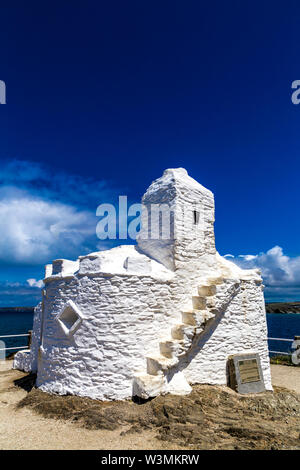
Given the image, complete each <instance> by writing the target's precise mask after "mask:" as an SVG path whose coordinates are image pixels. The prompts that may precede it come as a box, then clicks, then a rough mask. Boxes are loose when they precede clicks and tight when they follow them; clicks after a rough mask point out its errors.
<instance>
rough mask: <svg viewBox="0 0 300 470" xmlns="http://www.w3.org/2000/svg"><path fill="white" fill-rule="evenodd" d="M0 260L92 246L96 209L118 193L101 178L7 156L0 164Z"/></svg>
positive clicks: (66, 253)
mask: <svg viewBox="0 0 300 470" xmlns="http://www.w3.org/2000/svg"><path fill="white" fill-rule="evenodd" d="M0 185H1V187H0V233H1V237H0V264H6V265H9V264H10V265H22V264H37V265H38V264H45V263H47V262H51V261H52V259H54V258H57V257H65V258H76V257H77V256H78V255H79V254H84V253H87V252H89V251H94V250H95V249H97V248H96V247H97V243H98V239H97V237H96V232H95V229H96V224H97V222H98V219H97V218H96V216H95V211H96V208H97V206H98V204H100V203H102V202H108V201H109V202H110V201H112V200H113V199H114V198H115V197H116V194H117V191H116V190H113V189H112V187H111V185H109V184H108V183H107V182H105V181H100V182H99V181H96V180H92V179H88V178H87V179H84V178H82V177H80V176H77V175H69V174H65V173H54V172H53V171H51V170H50V169H47V168H45V167H43V166H41V165H39V164H37V163H32V162H24V161H18V160H15V161H11V162H7V163H6V164H4V165H2V168H1V170H0Z"/></svg>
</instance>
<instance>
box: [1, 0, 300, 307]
mask: <svg viewBox="0 0 300 470" xmlns="http://www.w3.org/2000/svg"><path fill="white" fill-rule="evenodd" d="M299 25H300V4H299V2H297V1H289V2H283V1H277V2H273V1H251V2H250V1H245V2H240V1H232V0H229V1H226V2H225V1H215V2H212V1H209V2H201V1H191V2H189V1H188V2H183V1H174V0H173V1H161V2H155V1H151V2H141V1H128V2H121V1H113V2H102V1H90V0H87V1H85V2H77V1H72V2H71V1H60V2H58V1H51V2H50V1H47V0H46V1H44V2H36V1H29V2H23V1H22V2H20V1H19V2H18V1H15V2H10V3H7V2H6V3H4V4H3V5H1V29H0V45H1V67H0V79H1V80H4V81H5V82H6V86H7V105H5V106H0V161H1V164H2V173H3V174H2V180H1V184H3V186H5V187H6V188H7V187H10V188H15V189H16V188H19V183H18V181H17V178H16V180H15V181H13V183H12V181H11V179H9V178H8V180H7V165H8V166H9V162H11V161H15V160H17V161H19V162H22V161H23V162H27V163H26V165H27V166H28V168H30V169H32V168H36V167H35V165H37V167H39V168H44V171H45V172H48V173H47V174H48V176H47V177H45V178H44V179H42V182H41V181H40V180H39V178H37V180H34V182H33V183H32V184H31V185H29V186H30V187H29V188H28V187H26V181H25V183H24V181H21V182H20V186H21V187H22V188H23V189H26V191H27V193H26V194H27V195H28V194H29V193H30V192H31V193H32V191H33V189H34V197H35V198H36V197H37V194H38V191H39V189H40V190H41V198H42V199H43V200H44V201H50V200H51V201H52V202H53V200H54V199H55V201H61V200H64V202H65V201H66V199H67V194H66V193H65V194H63V189H62V188H63V185H62V183H61V179H63V178H66V180H67V179H68V175H70V178H75V177H76V175H78V176H79V177H80V178H81V181H82V184H85V183H87V185H89V184H91V185H93V184H94V185H95V188H97V186H96V185H97V181H102V182H103V183H102V184H104V185H105V187H106V192H105V197H106V199H107V197H108V194H109V188H111V187H112V188H113V192H114V193H115V194H117V193H119V194H128V196H129V197H130V198H131V199H132V200H135V201H137V202H138V201H139V199H140V196H141V195H142V193H143V192H144V190H145V189H146V187H147V186H148V185H149V184H150V183H151V181H152V180H153V179H155V178H157V177H159V176H160V175H161V174H162V172H163V170H164V169H165V168H168V167H177V166H183V167H185V168H186V169H187V170H188V172H189V174H190V175H191V176H193V177H194V178H195V179H197V180H198V181H199V182H201V183H202V184H203V185H204V186H206V187H208V188H210V189H211V190H212V191H213V192H214V193H215V198H216V244H217V248H218V250H219V251H220V253H221V254H226V253H230V254H233V255H235V256H238V255H241V254H242V255H245V254H253V255H256V254H258V253H261V252H264V253H266V252H267V251H268V250H270V249H271V248H272V247H274V246H277V245H279V246H280V247H282V249H283V252H284V253H285V255H288V256H289V257H291V258H292V260H290V259H289V260H288V261H287V262H288V263H289V262H291V263H292V262H293V260H294V262H297V258H296V259H294V258H295V257H297V256H299V255H300V247H299V228H300V219H299V217H298V212H299V210H298V208H299V203H300V196H299V170H300V161H299V149H300V140H299V125H300V105H299V106H295V105H293V104H292V102H291V92H292V91H291V83H292V81H293V80H296V79H300V70H299V69H300V67H299V49H300V47H299V44H300V28H299ZM56 174H59V175H61V177H60V189H59V190H58V191H56V189H55V190H54V189H53V188H52V192H51V194H50V193H49V194H46V193H45V188H46V187H47V184H48V183H47V181H48V182H49V179H50V178H51V177H53V178H55V176H53V175H56ZM51 175H52V176H51ZM0 176H1V175H0ZM47 178H48V179H47ZM20 179H21V180H22V175H21V177H20ZM23 179H24V178H23ZM33 187H34V188H33ZM12 191H14V189H12V190H10V192H9V198H8V199H9V201H12V199H13V197H14V196H12ZM66 191H67V189H66ZM31 193H30V194H31ZM3 194H5V197H4V196H3V198H4V199H5V200H6V199H7V190H5V192H4V193H3ZM72 194H73V193H72ZM87 194H88V192H85V193H84V194H83V195H82V197H81V199H80V201H79V200H78V199H77V200H76V197H75V195H74V194H73V196H74V197H73V200H71V199H72V198H71V196H70V198H71V199H70V200H69V201H67V202H68V203H69V204H71V205H72V207H74V208H79V207H80V208H81V209H82V208H85V209H86V210H88V211H91V212H95V210H96V207H97V204H99V203H101V202H103V201H102V200H101V197H102V198H103V197H104V196H103V195H102V196H101V194H100V192H99V201H97V197H94V198H89V196H88V195H87ZM22 197H23V198H24V197H25V196H24V194H23V196H22V195H18V198H19V199H18V201H19V200H22ZM26 197H27V196H26ZM26 197H25V198H26ZM105 202H109V201H107V200H106V201H105ZM12 210H13V209H12ZM10 214H11V213H10ZM15 222H16V221H14V223H15ZM10 223H11V222H10V220H8V221H7V224H10ZM28 223H35V224H37V225H38V221H37V220H35V221H34V222H32V220H30V221H29V222H28ZM1 227H2V228H1V230H2V233H4V232H5V233H6V232H8V231H9V232H10V238H9V237H7V241H6V242H5V243H7V245H5V243H2V244H1V250H2V251H6V246H8V245H9V243H10V242H11V240H12V239H13V237H14V227H12V226H11V225H10V226H9V227H8V229H9V230H7V229H6V227H5V221H4V222H3V221H2V225H1ZM37 233H38V231H37ZM94 241H95V249H96V243H97V240H96V238H95V240H94ZM90 243H92V242H90ZM83 245H84V241H83V242H82V246H83ZM76 246H77V247H78V250H79V248H80V247H81V245H80V243H79V242H78V244H77V245H76ZM89 246H90V245H89ZM59 248H60V246H59V245H58V251H59ZM61 251H62V252H61V254H60V256H61V257H64V256H66V253H65V252H64V246H63V245H61ZM50 253H51V254H52V253H53V256H54V254H55V255H56V252H55V250H54V251H53V250H52V251H51V250H50ZM78 254H80V252H78ZM0 255H1V253H0ZM276 256H277V255H276ZM25 258H26V257H25ZM45 259H46V258H45ZM272 259H273V258H272ZM279 261H280V260H279ZM285 261H286V260H283V262H285ZM298 261H299V260H298ZM45 262H46V261H45ZM49 262H51V259H49ZM29 264H30V263H29V262H28V259H24V260H23V259H22V256H21V255H20V256H19V257H18V258H17V260H11V261H10V258H9V257H8V259H6V258H5V256H2V265H1V266H0V269H1V274H0V281H1V282H2V283H5V282H7V281H9V283H13V282H21V283H22V282H25V281H26V279H27V278H28V277H34V278H36V279H40V278H41V277H42V270H41V266H42V264H44V258H43V259H42V260H37V261H36V262H35V261H34V260H33V264H34V265H35V266H33V267H29V266H28V265H29ZM298 264H300V263H298ZM298 264H297V266H296V268H295V267H294V265H293V266H292V268H288V269H296V274H297V273H298V271H299V272H300V268H298ZM276 266H277V265H276ZM276 269H281V268H278V266H277V267H276ZM294 274H295V273H294ZM294 274H293V273H292V274H291V275H292V281H291V280H290V281H289V284H288V286H287V287H289V288H290V289H291V288H292V287H293V289H294V290H293V295H292V297H293V298H298V300H300V295H299V296H298V290H297V289H298V287H299V286H300V275H299V277H297V275H298V274H297V275H296V274H295V275H294ZM281 284H284V283H283V282H281ZM3 285H4V284H3ZM22 288H24V289H25V287H24V286H22ZM7 289H10V286H7V285H6V284H5V285H4V287H3V288H2V294H3V295H2V300H1V299H0V304H1V303H2V305H4V304H5V302H6V303H13V302H15V304H18V303H20V302H21V301H22V302H23V303H24V302H25V303H31V299H32V298H33V297H30V296H29V295H33V293H32V292H31V293H30V294H28V297H27V298H26V299H27V300H26V299H25V297H19V298H15V300H12V297H11V294H8V293H7V292H8V291H7ZM282 292H283V291H282V290H280V296H281V297H280V298H287V295H284V294H283V293H282ZM286 292H287V291H286ZM0 294H1V292H0ZM290 294H291V292H290ZM278 295H279V294H278Z"/></svg>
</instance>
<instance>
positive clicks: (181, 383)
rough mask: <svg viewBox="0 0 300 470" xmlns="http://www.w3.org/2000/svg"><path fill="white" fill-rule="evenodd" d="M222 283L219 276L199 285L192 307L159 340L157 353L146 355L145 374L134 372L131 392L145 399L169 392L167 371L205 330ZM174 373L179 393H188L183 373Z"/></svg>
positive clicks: (213, 310)
mask: <svg viewBox="0 0 300 470" xmlns="http://www.w3.org/2000/svg"><path fill="white" fill-rule="evenodd" d="M223 282H224V279H223V278H221V277H218V278H209V279H208V280H207V282H206V284H205V285H202V286H201V287H199V288H198V295H195V296H193V297H192V299H191V300H192V301H191V308H190V309H185V310H183V311H182V312H181V317H182V322H181V323H178V324H176V325H174V326H173V327H172V328H171V332H170V337H168V338H166V339H165V340H163V341H161V342H160V343H159V354H157V355H151V356H148V357H147V358H146V360H147V373H146V374H145V373H144V372H143V373H138V374H136V375H135V377H134V382H133V395H136V396H139V397H141V398H144V399H147V398H150V397H154V396H157V395H159V394H161V393H164V392H165V393H166V392H167V391H171V390H170V389H169V388H168V389H167V374H168V373H169V372H170V370H171V369H172V368H173V367H175V366H177V365H178V364H179V361H181V360H182V359H183V358H184V356H185V355H186V354H187V353H188V352H189V351H190V349H191V347H192V345H193V342H194V341H195V339H196V338H198V337H199V336H200V335H201V334H202V333H203V332H204V330H205V327H206V325H207V322H208V320H210V319H212V318H214V316H215V313H216V309H215V308H214V307H215V304H216V299H215V296H216V293H217V287H218V285H220V284H223ZM178 374H180V376H178ZM175 375H177V376H178V377H177V380H176V384H174V385H175V387H176V388H178V387H179V389H180V390H181V393H189V391H190V390H191V388H190V386H189V385H188V383H187V381H186V380H185V378H184V376H183V374H182V373H181V372H177V373H176V374H175Z"/></svg>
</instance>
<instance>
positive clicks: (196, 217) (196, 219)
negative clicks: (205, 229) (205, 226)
mask: <svg viewBox="0 0 300 470" xmlns="http://www.w3.org/2000/svg"><path fill="white" fill-rule="evenodd" d="M193 212H194V224H195V225H198V223H199V216H200V213H199V212H198V211H193Z"/></svg>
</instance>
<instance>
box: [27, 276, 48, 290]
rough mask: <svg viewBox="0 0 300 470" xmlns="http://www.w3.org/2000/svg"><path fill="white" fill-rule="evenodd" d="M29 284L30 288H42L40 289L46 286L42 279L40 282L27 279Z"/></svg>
mask: <svg viewBox="0 0 300 470" xmlns="http://www.w3.org/2000/svg"><path fill="white" fill-rule="evenodd" d="M27 283H28V285H29V286H30V287H37V288H40V289H41V288H42V287H43V286H44V283H43V280H42V279H40V280H39V281H37V280H36V279H34V278H32V279H27Z"/></svg>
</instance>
